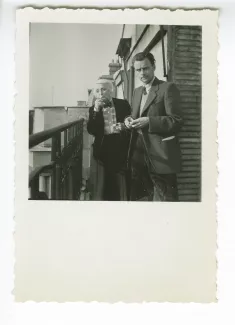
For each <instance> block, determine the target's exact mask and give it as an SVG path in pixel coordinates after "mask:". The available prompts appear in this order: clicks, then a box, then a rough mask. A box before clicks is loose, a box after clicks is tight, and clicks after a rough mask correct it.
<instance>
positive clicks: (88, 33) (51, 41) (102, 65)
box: [30, 23, 122, 108]
mask: <svg viewBox="0 0 235 325" xmlns="http://www.w3.org/2000/svg"><path fill="white" fill-rule="evenodd" d="M121 33H122V25H104V24H51V23H48V24H45V23H43V24H40V23H34V24H31V28H30V108H32V107H35V106H52V105H57V106H58V105H60V106H75V105H76V103H77V101H78V100H87V93H88V88H92V87H93V85H94V83H95V80H96V79H97V78H98V77H99V76H100V75H102V74H108V73H109V68H108V64H109V63H110V62H111V61H112V59H114V60H116V59H117V56H116V54H115V53H116V50H117V47H118V44H119V40H120V38H121Z"/></svg>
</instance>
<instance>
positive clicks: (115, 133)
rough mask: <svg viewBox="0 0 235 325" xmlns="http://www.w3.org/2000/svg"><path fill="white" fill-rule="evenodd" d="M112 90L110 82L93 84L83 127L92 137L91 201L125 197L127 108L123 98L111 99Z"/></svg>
mask: <svg viewBox="0 0 235 325" xmlns="http://www.w3.org/2000/svg"><path fill="white" fill-rule="evenodd" d="M112 92H113V85H112V83H111V82H110V81H108V80H102V79H100V80H98V81H97V82H96V85H95V87H94V96H95V101H94V105H93V106H92V107H91V108H90V111H89V120H88V123H87V130H88V132H89V133H90V134H92V135H93V136H94V137H95V139H94V143H93V161H92V164H91V183H92V187H93V188H92V193H91V195H92V200H107V201H124V200H127V192H126V159H127V151H128V145H129V132H127V131H126V129H125V127H124V124H123V122H124V119H125V117H126V116H128V115H129V114H130V113H131V108H130V105H129V103H128V102H127V101H126V100H123V99H117V98H113V97H112Z"/></svg>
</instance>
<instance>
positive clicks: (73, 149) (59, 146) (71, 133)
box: [29, 119, 84, 200]
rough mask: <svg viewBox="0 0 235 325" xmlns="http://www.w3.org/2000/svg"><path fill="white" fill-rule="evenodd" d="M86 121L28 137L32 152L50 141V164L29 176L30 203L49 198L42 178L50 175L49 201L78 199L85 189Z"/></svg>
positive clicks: (36, 169) (75, 122) (80, 120)
mask: <svg viewBox="0 0 235 325" xmlns="http://www.w3.org/2000/svg"><path fill="white" fill-rule="evenodd" d="M83 122H84V119H79V120H76V121H74V122H71V123H66V124H63V125H61V126H58V127H55V128H52V129H49V130H46V131H42V132H39V133H36V134H33V135H30V136H29V149H31V148H33V147H35V146H37V145H39V144H42V143H43V142H44V141H46V140H48V139H51V162H50V163H49V164H47V165H43V166H40V167H37V168H35V169H34V170H33V171H32V172H31V173H30V175H29V190H30V199H31V200H43V199H48V196H47V195H46V193H45V192H44V191H41V189H40V186H39V183H40V182H39V181H40V176H42V175H45V173H46V174H47V175H49V178H50V193H51V195H50V199H52V200H79V197H80V190H81V186H82V150H83Z"/></svg>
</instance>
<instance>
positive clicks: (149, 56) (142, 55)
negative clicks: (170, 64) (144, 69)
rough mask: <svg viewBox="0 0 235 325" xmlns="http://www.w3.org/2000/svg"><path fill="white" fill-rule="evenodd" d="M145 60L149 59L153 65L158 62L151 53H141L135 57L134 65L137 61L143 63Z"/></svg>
mask: <svg viewBox="0 0 235 325" xmlns="http://www.w3.org/2000/svg"><path fill="white" fill-rule="evenodd" d="M144 59H148V60H149V61H150V63H151V64H152V65H154V64H155V62H156V60H155V58H154V56H153V55H152V53H150V52H148V53H144V52H140V53H137V54H136V55H135V56H134V57H133V59H132V64H133V65H134V63H135V61H143V60H144Z"/></svg>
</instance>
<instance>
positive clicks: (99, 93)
mask: <svg viewBox="0 0 235 325" xmlns="http://www.w3.org/2000/svg"><path fill="white" fill-rule="evenodd" d="M94 95H95V97H96V98H102V97H103V98H104V97H105V98H107V99H109V100H111V98H112V92H111V86H110V85H109V84H107V83H100V84H96V86H95V92H94Z"/></svg>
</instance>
